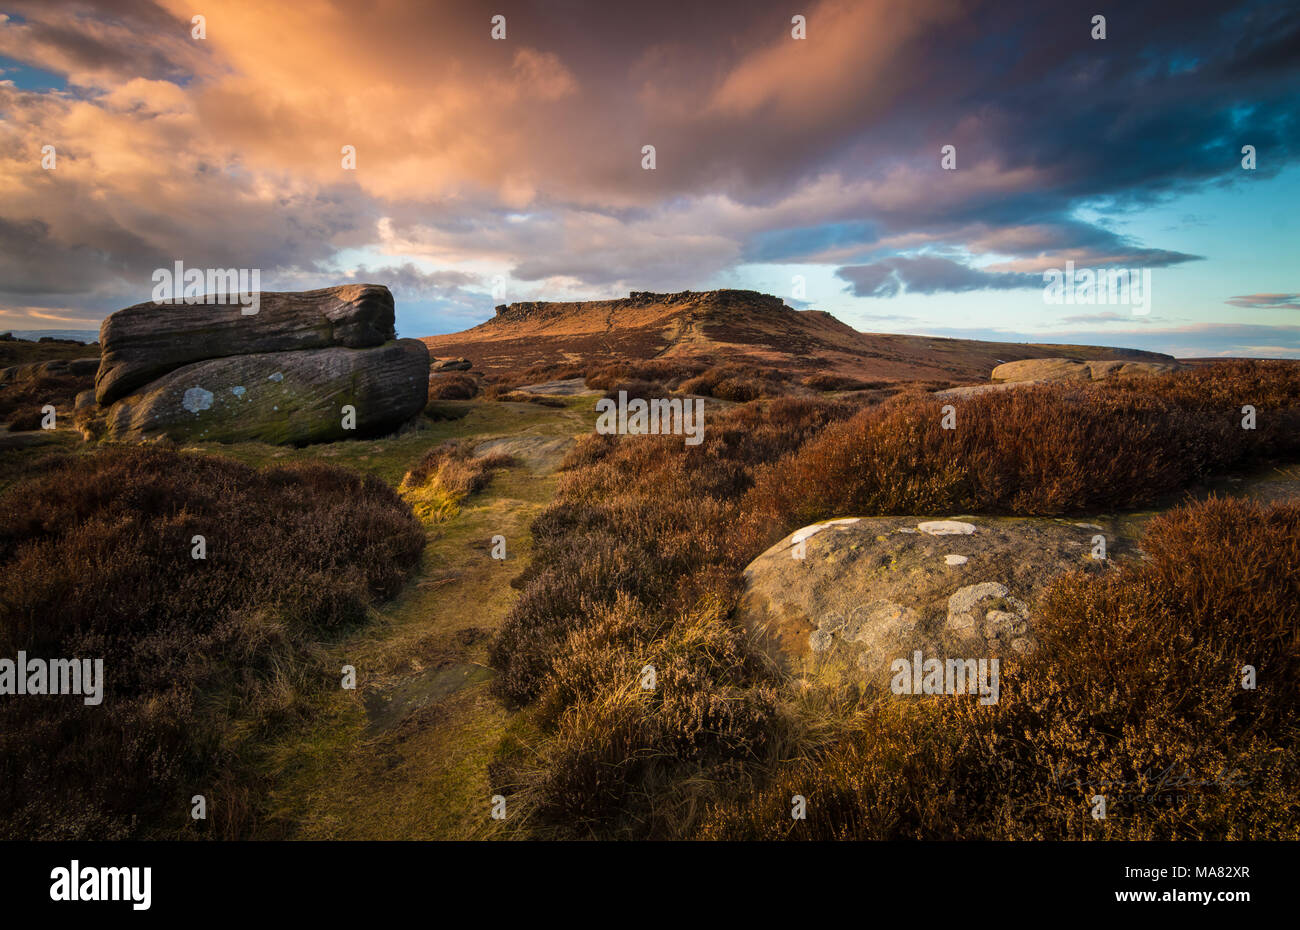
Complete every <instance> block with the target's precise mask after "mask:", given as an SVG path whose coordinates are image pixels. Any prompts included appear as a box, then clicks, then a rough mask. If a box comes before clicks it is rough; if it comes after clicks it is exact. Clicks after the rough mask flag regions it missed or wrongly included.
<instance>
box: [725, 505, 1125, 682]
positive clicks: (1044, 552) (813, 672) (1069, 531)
mask: <svg viewBox="0 0 1300 930" xmlns="http://www.w3.org/2000/svg"><path fill="white" fill-rule="evenodd" d="M1099 532H1100V529H1099V528H1098V527H1095V526H1091V525H1089V524H1078V523H1071V522H1069V521H1064V520H1052V519H1020V518H1003V517H961V518H958V519H956V520H927V519H923V518H907V517H864V518H852V517H850V518H846V519H842V520H833V521H828V522H825V523H818V524H813V525H812V526H808V527H804V528H803V529H801V530H799V531H797V532H796V533H794V534H792V535H791V536H789V537H787V538H785V539H783V540H782V541H781V542H779V543H777V544H776V545H775V546H772V547H771V548H770V549H768V550H767V551H766V552H764V553H763V554H762V555H760V556H759V557H758V558H757V559H755V560H754V561H753V562H751V563H750V565H749V566H748V567H747V568H746V569H745V583H746V588H745V593H744V595H743V597H742V599H741V604H740V609H739V615H740V617H741V619H742V620H743V621H744V622H745V624H746V625H747V627H748V628H749V630H750V631H751V633H752V634H753V636H754V637H755V641H756V642H757V644H758V645H759V646H760V647H761V648H763V650H764V651H765V652H766V653H767V654H768V655H769V656H771V658H772V659H773V660H774V661H775V662H776V663H777V665H778V666H779V667H781V668H782V669H783V670H784V671H786V672H788V673H790V674H791V675H794V676H797V677H801V678H804V679H806V680H809V681H814V682H821V683H829V684H846V683H851V684H857V685H865V686H867V687H869V688H887V687H888V685H889V681H890V665H891V663H892V662H894V661H895V660H896V659H900V658H907V659H909V660H910V659H911V657H912V656H913V654H914V652H915V651H916V650H921V652H922V653H923V654H924V656H925V658H927V659H929V658H937V659H941V660H942V659H948V658H962V659H976V660H978V659H980V658H993V657H998V656H1005V655H1015V654H1020V653H1027V652H1030V651H1032V650H1033V649H1034V648H1036V645H1037V640H1036V637H1035V635H1034V629H1033V605H1034V600H1035V597H1036V596H1037V595H1038V594H1039V593H1041V591H1042V590H1043V589H1044V588H1045V587H1046V585H1047V584H1048V583H1049V582H1050V581H1051V580H1052V579H1053V578H1055V577H1057V576H1058V575H1060V574H1061V573H1063V572H1065V571H1068V570H1071V569H1075V570H1083V571H1092V572H1096V571H1102V570H1104V567H1105V566H1106V564H1107V563H1106V562H1105V561H1102V560H1097V559H1094V558H1093V557H1092V554H1093V537H1094V536H1095V535H1097V534H1098V533H1099ZM800 555H802V558H799V557H798V556H800Z"/></svg>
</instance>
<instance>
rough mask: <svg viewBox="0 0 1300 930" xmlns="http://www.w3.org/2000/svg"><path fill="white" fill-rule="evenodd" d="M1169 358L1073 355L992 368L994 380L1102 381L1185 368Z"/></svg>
mask: <svg viewBox="0 0 1300 930" xmlns="http://www.w3.org/2000/svg"><path fill="white" fill-rule="evenodd" d="M1182 367H1183V366H1182V365H1179V364H1178V363H1177V362H1173V361H1169V362H1162V361H1149V362H1143V361H1122V360H1110V361H1080V360H1078V359H1073V358H1026V359H1021V360H1020V361H1018V362H1007V363H1005V364H1003V365H999V366H998V367H997V368H994V369H993V380H994V381H995V382H1014V381H1103V380H1105V379H1107V378H1133V377H1143V376H1146V375H1162V374H1165V373H1166V372H1170V371H1178V370H1179V369H1180V368H1182Z"/></svg>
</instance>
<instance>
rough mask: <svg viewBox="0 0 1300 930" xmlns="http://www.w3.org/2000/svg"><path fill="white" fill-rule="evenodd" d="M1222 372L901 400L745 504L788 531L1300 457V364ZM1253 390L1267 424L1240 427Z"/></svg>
mask: <svg viewBox="0 0 1300 930" xmlns="http://www.w3.org/2000/svg"><path fill="white" fill-rule="evenodd" d="M1258 364H1259V363H1256V365H1258ZM1224 367H1225V368H1228V369H1230V370H1229V371H1228V372H1220V373H1218V374H1211V375H1208V376H1207V375H1203V374H1200V373H1197V372H1192V373H1182V374H1175V375H1172V376H1169V377H1166V378H1160V379H1147V380H1143V381H1140V382H1139V381H1128V382H1118V383H1105V384H1088V385H1073V384H1044V385H1034V386H1027V387H1022V388H1017V389H1015V390H1009V391H1002V392H996V393H993V392H991V393H987V394H982V395H977V396H975V397H970V398H966V399H963V400H955V399H952V398H937V397H933V396H930V395H917V394H905V395H901V396H899V397H896V398H892V399H890V400H888V401H886V402H885V403H883V404H881V405H880V406H878V407H874V408H869V409H866V410H864V411H863V412H861V413H859V414H858V415H857V416H856V417H854V418H853V419H851V420H848V421H846V422H844V423H840V424H837V425H836V426H834V427H832V428H830V429H828V430H827V431H826V433H825V434H824V435H823V436H821V437H819V438H818V439H817V440H816V441H814V442H812V443H809V444H808V445H807V446H806V447H804V448H803V449H800V450H799V452H798V453H797V454H795V455H793V456H790V457H789V458H787V459H786V460H784V461H782V462H780V463H779V464H777V465H775V466H773V467H771V468H769V469H767V470H765V472H764V473H763V474H762V475H760V476H759V478H758V480H757V482H756V485H755V488H754V491H753V492H752V494H751V496H750V500H749V502H748V504H749V508H750V509H751V511H752V518H753V519H755V520H757V521H758V522H759V523H764V524H774V525H778V526H781V527H788V528H793V527H795V526H800V525H805V524H808V523H812V522H814V521H816V520H818V519H822V518H824V517H829V516H842V515H845V514H850V513H852V514H858V515H876V514H910V513H939V512H949V513H951V512H960V513H1003V514H1026V515H1029V514H1061V513H1070V512H1081V511H1089V510H1113V509H1123V508H1130V507H1137V506H1143V505H1147V504H1151V503H1154V502H1156V501H1158V500H1159V499H1160V498H1161V497H1162V496H1164V495H1167V494H1169V493H1170V492H1173V491H1177V490H1179V489H1182V488H1185V487H1188V486H1189V485H1191V484H1194V483H1196V482H1198V481H1201V480H1203V479H1206V478H1208V477H1210V476H1212V475H1216V474H1220V473H1222V472H1224V471H1226V470H1228V469H1232V468H1237V467H1241V466H1245V465H1250V464H1253V463H1257V462H1260V461H1262V460H1264V459H1266V458H1268V457H1270V456H1276V455H1295V454H1297V453H1300V405H1298V404H1297V398H1300V392H1293V389H1294V388H1295V387H1300V385H1297V384H1296V382H1297V380H1300V378H1298V377H1297V369H1300V366H1289V365H1286V364H1283V365H1281V366H1280V367H1276V368H1272V367H1268V366H1265V367H1263V368H1262V369H1257V368H1255V367H1252V366H1250V365H1249V364H1246V365H1244V366H1243V365H1238V366H1224ZM1234 372H1235V374H1234ZM1185 380H1186V381H1188V382H1190V383H1191V386H1189V385H1188V384H1187V383H1184V381H1185ZM1232 384H1235V387H1231V386H1230V385H1232ZM1252 399H1257V400H1256V406H1257V407H1258V427H1257V429H1255V430H1244V429H1242V428H1241V417H1242V415H1241V407H1242V405H1243V404H1245V403H1250V402H1251V400H1252ZM947 404H952V405H953V406H954V407H955V408H956V419H957V428H956V429H951V430H948V429H942V428H941V421H942V418H943V412H942V408H943V407H944V406H945V405H947Z"/></svg>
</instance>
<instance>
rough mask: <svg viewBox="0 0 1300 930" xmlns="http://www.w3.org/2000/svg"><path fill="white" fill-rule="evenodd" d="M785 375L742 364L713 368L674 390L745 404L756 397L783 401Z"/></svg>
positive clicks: (730, 363)
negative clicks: (776, 398) (781, 399)
mask: <svg viewBox="0 0 1300 930" xmlns="http://www.w3.org/2000/svg"><path fill="white" fill-rule="evenodd" d="M788 380H789V375H787V374H785V373H784V372H780V371H777V370H776V369H773V368H758V367H755V366H754V365H752V364H748V363H745V362H727V363H726V364H724V365H717V366H715V367H713V368H710V369H709V370H708V371H705V372H704V373H703V374H700V375H697V376H696V377H694V378H691V379H689V380H687V381H683V382H682V383H681V384H680V385H679V386H678V390H679V391H681V392H682V393H683V394H700V395H702V396H704V397H716V398H717V399H718V400H730V401H735V402H737V403H745V402H747V401H751V400H757V399H758V398H760V397H783V396H785V395H786V394H789V393H790V388H789V385H788V383H787V382H788Z"/></svg>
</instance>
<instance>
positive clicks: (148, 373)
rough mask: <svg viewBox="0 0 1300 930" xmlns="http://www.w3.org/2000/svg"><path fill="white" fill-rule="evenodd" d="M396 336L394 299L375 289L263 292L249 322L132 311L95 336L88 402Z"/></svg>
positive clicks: (160, 307)
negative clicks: (204, 371)
mask: <svg viewBox="0 0 1300 930" xmlns="http://www.w3.org/2000/svg"><path fill="white" fill-rule="evenodd" d="M203 299H204V300H205V301H207V300H209V298H206V297H205V298H203ZM395 336H396V332H395V329H394V313H393V295H392V294H391V293H390V292H389V290H388V288H386V287H383V286H381V285H376V284H345V285H341V286H338V287H327V288H321V289H320V290H315V291H298V292H284V293H277V292H271V291H263V292H261V294H260V295H259V302H258V311H257V313H254V314H245V313H244V308H243V307H241V306H240V305H239V304H237V303H198V304H193V305H188V304H183V303H181V304H155V303H153V302H146V303H142V304H136V305H135V306H134V307H127V308H126V309H125V310H119V311H117V312H116V313H114V314H113V315H112V316H110V317H109V318H108V319H106V320H104V322H103V324H101V326H100V328H99V342H100V345H101V346H102V349H103V356H102V360H101V362H100V364H99V373H98V375H97V377H96V379H95V397H96V399H97V400H98V401H99V402H100V403H101V404H104V405H107V404H110V403H112V402H113V401H116V400H118V399H119V398H121V397H125V396H126V395H127V394H130V393H132V392H133V391H136V390H137V389H139V388H141V387H144V386H145V385H146V384H148V383H149V382H151V381H153V380H155V379H157V378H160V377H162V376H163V375H165V374H167V373H168V372H172V371H175V370H176V369H178V368H180V367H181V366H183V365H189V364H191V363H194V362H198V361H202V360H204V359H216V358H228V357H231V356H237V355H250V354H254V353H265V352H292V351H302V350H309V349H323V348H327V347H330V346H344V347H347V348H352V349H361V348H369V347H372V346H380V345H383V344H384V343H385V342H388V341H390V340H392V339H393V338H394V337H395Z"/></svg>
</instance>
